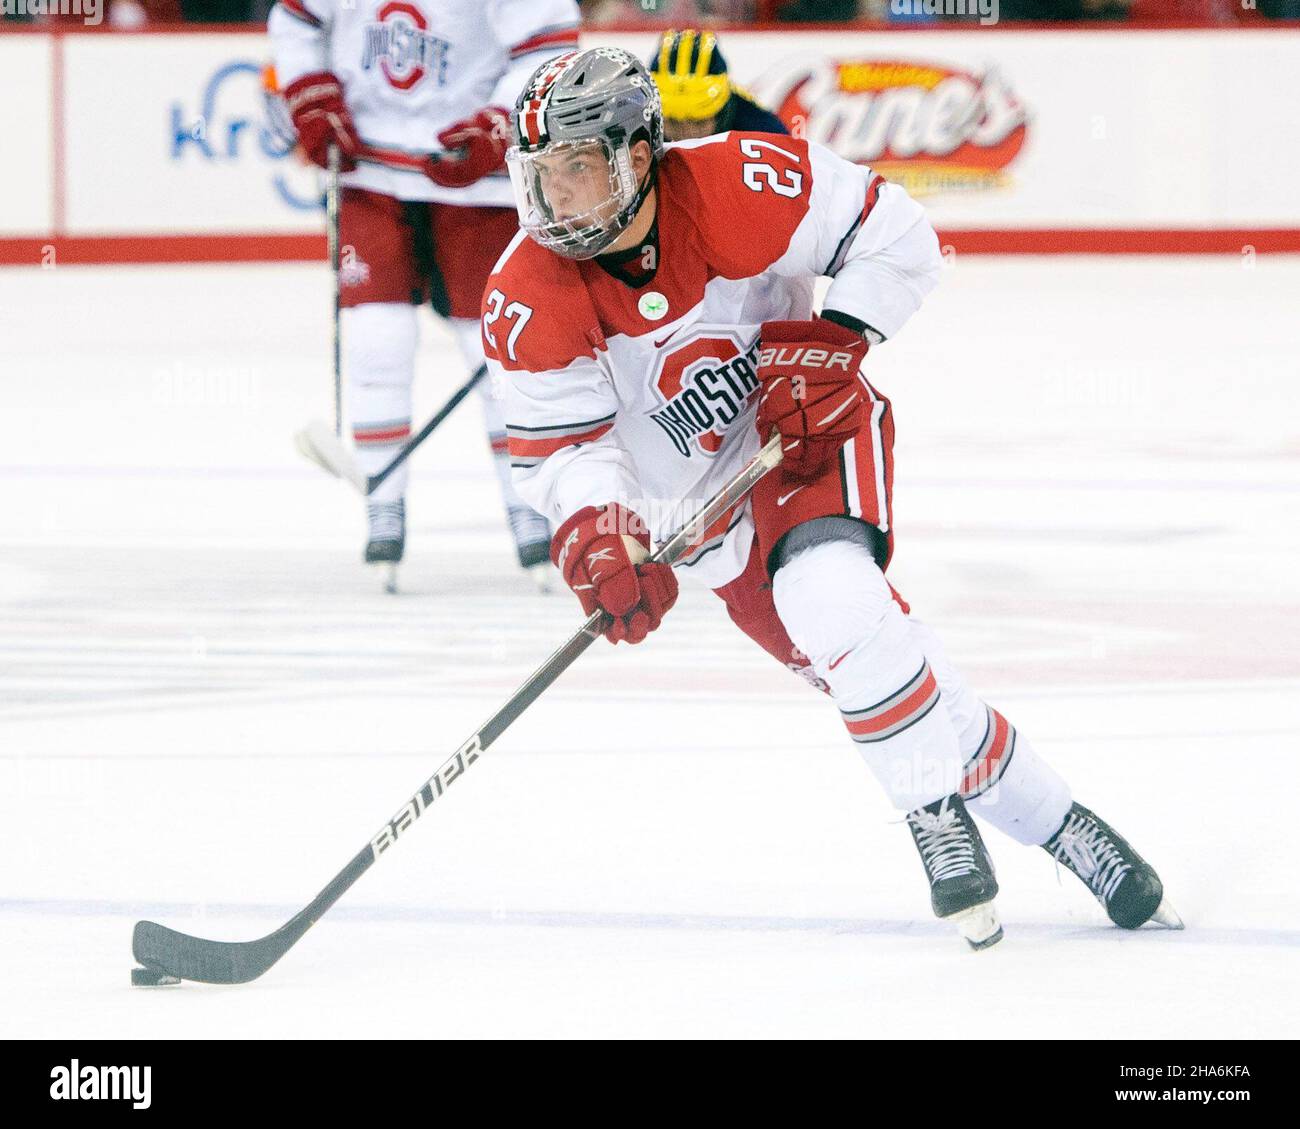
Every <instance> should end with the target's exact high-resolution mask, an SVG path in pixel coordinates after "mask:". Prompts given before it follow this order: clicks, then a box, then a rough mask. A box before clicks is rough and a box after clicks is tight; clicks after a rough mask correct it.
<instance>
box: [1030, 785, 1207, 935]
mask: <svg viewBox="0 0 1300 1129" xmlns="http://www.w3.org/2000/svg"><path fill="white" fill-rule="evenodd" d="M1043 850H1045V851H1046V852H1047V853H1048V854H1049V855H1051V856H1052V858H1054V859H1055V860H1056V861H1057V862H1058V863H1061V864H1062V865H1063V866H1065V867H1066V869H1067V870H1070V871H1071V872H1072V873H1074V874H1076V875H1078V877H1079V880H1080V881H1081V882H1082V883H1083V884H1084V885H1085V886H1087V887H1088V889H1089V890H1091V891H1092V894H1093V896H1094V897H1095V898H1096V899H1097V901H1099V902H1100V903H1101V904H1102V907H1103V908H1104V909H1105V910H1106V913H1107V915H1108V916H1109V917H1110V919H1111V921H1113V922H1114V923H1115V924H1116V925H1118V926H1119V927H1120V928H1121V929H1137V928H1138V927H1139V926H1142V925H1144V924H1146V922H1148V921H1155V922H1156V923H1157V924H1159V925H1163V926H1165V927H1166V928H1167V929H1181V928H1183V922H1182V919H1181V918H1180V917H1179V916H1178V914H1177V913H1176V912H1175V910H1174V908H1173V906H1171V905H1170V904H1169V903H1168V902H1167V901H1166V900H1165V896H1164V886H1163V884H1162V883H1161V881H1160V876H1159V875H1158V874H1156V872H1155V870H1154V869H1152V867H1151V865H1150V863H1148V862H1147V861H1146V860H1145V859H1143V858H1142V856H1141V855H1139V854H1138V853H1137V851H1135V850H1134V849H1133V848H1132V847H1131V846H1129V844H1128V841H1127V840H1126V839H1125V838H1124V837H1123V836H1122V835H1120V834H1118V833H1117V832H1116V831H1115V830H1114V829H1113V828H1111V827H1110V826H1109V825H1108V824H1107V823H1106V822H1105V821H1104V820H1102V819H1099V818H1098V817H1097V816H1095V815H1093V813H1092V812H1090V811H1089V810H1088V809H1087V808H1085V807H1084V806H1083V805H1082V804H1078V803H1076V804H1074V805H1073V806H1071V808H1070V811H1069V813H1068V814H1067V815H1066V817H1065V822H1064V823H1063V824H1061V827H1060V830H1058V831H1057V832H1056V834H1055V835H1053V836H1052V837H1051V838H1050V839H1049V840H1048V841H1047V842H1046V843H1044V844H1043Z"/></svg>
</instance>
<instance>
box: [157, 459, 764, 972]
mask: <svg viewBox="0 0 1300 1129" xmlns="http://www.w3.org/2000/svg"><path fill="white" fill-rule="evenodd" d="M781 456H782V450H781V440H780V437H779V436H773V437H772V438H771V439H770V440H769V441H768V443H767V445H766V446H764V447H763V449H762V450H760V451H759V452H758V454H757V455H755V456H754V457H753V458H752V459H750V461H749V462H748V463H747V464H746V465H745V467H744V469H743V470H741V471H740V473H739V474H737V475H736V477H735V478H733V479H732V480H731V481H730V482H728V483H727V485H726V486H724V487H723V488H722V490H721V491H720V492H719V493H718V494H717V495H716V496H715V497H714V498H713V499H712V500H711V501H710V502H709V503H708V504H707V505H706V506H705V507H704V508H703V509H702V510H700V511H699V513H698V514H696V515H695V517H693V518H692V519H691V520H690V521H688V522H687V523H686V524H685V525H683V526H682V527H681V528H680V529H679V530H678V531H677V532H676V533H674V534H673V535H672V537H670V538H669V539H668V540H667V541H665V542H664V543H663V544H662V545H661V546H660V547H659V549H658V550H657V551H656V552H655V553H654V555H653V556H652V557H651V558H650V559H651V560H653V561H657V562H660V563H664V564H672V563H673V562H674V561H676V560H678V559H679V558H680V557H681V556H682V555H683V554H684V553H685V552H686V550H687V548H688V546H690V545H691V543H692V542H693V541H694V540H695V539H696V538H697V537H698V536H699V535H700V533H701V532H702V531H703V530H706V529H708V528H709V526H711V525H712V524H713V523H714V522H715V521H717V520H718V519H719V518H720V517H721V516H722V515H723V514H725V513H726V512H727V511H728V510H729V509H730V508H731V507H732V506H734V505H736V504H737V503H738V502H740V501H742V500H743V499H744V498H745V496H746V495H747V494H748V493H749V492H750V490H752V489H753V488H754V486H755V485H756V484H757V483H758V481H759V480H760V479H761V478H762V477H763V476H764V475H765V474H767V473H768V471H770V470H772V468H773V467H775V466H777V464H778V463H780V461H781ZM604 621H605V613H604V612H600V611H597V612H593V613H592V614H591V615H590V616H588V617H587V620H586V622H585V623H583V625H582V626H581V627H580V628H579V629H578V630H577V631H576V632H575V633H574V634H573V635H572V636H570V637H569V639H568V640H567V641H566V642H565V643H564V644H563V646H561V647H560V648H559V650H557V651H556V652H555V653H554V654H553V655H551V657H550V658H548V659H547V660H546V661H545V662H544V663H542V665H541V666H540V667H538V668H537V670H536V671H534V672H533V674H532V676H531V677H530V678H529V679H528V681H527V682H525V683H524V684H523V685H522V686H521V687H520V688H519V689H518V690H516V691H515V693H514V696H513V697H511V698H510V700H509V701H508V702H506V704H505V705H503V706H502V707H501V708H500V709H499V710H497V712H496V713H494V714H493V715H492V716H491V717H490V718H488V720H487V721H486V722H485V723H484V724H483V726H482V727H481V728H480V729H479V730H478V731H477V732H476V733H475V734H474V735H473V736H471V737H470V739H469V740H468V741H466V742H465V743H464V744H463V745H461V747H460V748H459V749H457V750H456V752H455V753H454V754H453V756H452V758H451V759H450V760H449V761H447V762H446V763H445V764H443V765H442V766H441V767H440V768H439V769H438V771H437V772H435V773H434V774H433V775H432V776H431V777H430V778H429V779H428V780H426V781H425V782H424V783H423V784H422V785H420V788H419V790H418V791H417V792H416V793H415V795H413V796H412V797H411V798H410V799H409V800H407V802H406V803H405V804H404V805H403V807H402V809H401V810H400V811H399V812H398V813H397V814H396V815H395V816H393V818H392V819H390V820H389V821H388V822H387V823H386V824H384V826H383V827H382V828H381V829H380V831H379V832H378V834H376V835H375V836H374V838H372V839H371V840H370V842H369V843H367V844H366V845H365V846H364V847H362V848H361V850H360V851H358V852H357V854H356V856H355V857H354V858H353V859H352V861H351V862H349V863H348V864H347V866H345V867H344V868H343V869H342V870H340V871H339V872H338V874H336V875H335V876H334V877H333V878H332V879H331V880H330V883H329V885H328V886H326V887H325V888H324V889H323V890H322V891H321V892H320V893H319V894H317V895H316V897H315V898H313V899H312V901H311V903H310V904H309V905H307V906H306V907H305V908H303V909H302V910H300V911H299V912H298V913H296V914H295V915H294V916H293V917H291V918H290V919H289V920H288V921H286V922H285V923H284V924H283V925H281V926H280V928H279V929H277V930H275V932H273V933H268V934H267V935H266V936H265V937H260V938H258V939H257V940H256V941H209V940H205V939H203V938H201V937H192V936H190V935H189V934H188V933H179V932H177V931H176V930H175V929H168V928H167V927H166V926H165V925H158V924H156V923H155V922H152V921H137V922H136V925H135V932H134V934H133V935H132V938H131V951H132V953H133V954H134V956H135V959H136V960H137V961H139V962H140V964H142V965H144V968H143V969H136V970H135V971H133V972H132V976H131V979H132V983H136V984H163V983H174V982H175V981H176V980H198V981H202V982H204V983H207V984H245V983H247V982H248V981H250V980H256V979H257V978H258V977H259V976H261V975H262V973H264V972H265V971H266V970H267V969H268V968H270V967H271V966H272V965H273V964H275V962H276V961H278V960H279V959H280V958H281V957H282V956H284V954H285V953H287V952H288V951H289V950H290V949H291V948H292V947H293V946H294V945H295V944H296V943H297V942H298V940H299V939H300V938H301V937H302V935H303V934H304V933H306V932H307V930H308V929H310V928H311V927H312V926H313V925H315V924H316V922H317V921H319V920H320V919H321V917H322V915H324V913H325V912H326V911H327V910H328V909H329V908H330V906H332V905H333V904H334V903H335V902H336V901H338V900H339V898H341V897H342V896H343V894H344V893H346V892H347V891H348V890H349V889H350V888H351V887H352V885H353V884H354V883H355V882H356V881H357V879H358V878H360V877H361V876H362V875H363V874H365V872H366V871H367V870H369V869H370V867H371V865H372V864H373V863H374V862H375V861H376V860H377V859H378V858H379V856H380V855H381V854H383V852H384V851H386V850H387V849H388V848H389V847H391V846H392V845H393V844H394V843H396V842H397V840H398V838H399V837H400V836H401V835H402V833H403V832H405V831H407V830H408V829H409V828H410V827H411V825H412V824H413V823H414V822H415V821H416V820H417V819H419V818H420V816H422V815H423V814H424V813H425V812H426V811H427V810H428V809H429V807H430V806H431V805H432V804H433V802H434V801H435V800H437V799H439V798H440V797H441V796H442V794H443V793H444V792H445V791H446V790H447V789H448V788H450V787H451V785H452V784H454V783H455V782H456V781H457V780H459V779H460V777H461V776H462V775H463V774H464V773H465V770H466V769H468V768H469V767H470V765H472V764H474V763H475V762H476V761H477V760H478V758H479V756H480V755H481V754H483V753H484V752H486V751H487V749H488V748H489V747H490V746H491V745H492V743H493V742H494V741H496V739H497V738H498V737H500V736H501V734H502V733H504V732H505V731H506V730H507V729H508V728H509V727H510V726H511V725H512V724H513V723H514V722H515V721H516V720H517V719H518V718H519V716H520V715H521V714H522V713H523V712H524V710H526V709H527V708H528V707H529V706H530V705H532V703H533V702H535V701H536V700H537V699H538V698H539V697H540V696H541V695H542V693H543V691H545V690H546V688H547V687H548V686H550V685H551V683H553V682H554V681H555V680H556V679H557V678H559V676H560V675H561V674H563V673H564V671H565V670H567V669H568V668H569V667H570V666H571V665H572V664H573V662H574V661H575V660H576V659H577V658H578V656H579V655H581V654H582V653H583V652H584V651H585V650H586V649H587V648H588V647H590V646H591V644H592V643H593V642H594V641H595V640H596V638H597V636H598V635H600V633H601V630H602V628H603V626H604Z"/></svg>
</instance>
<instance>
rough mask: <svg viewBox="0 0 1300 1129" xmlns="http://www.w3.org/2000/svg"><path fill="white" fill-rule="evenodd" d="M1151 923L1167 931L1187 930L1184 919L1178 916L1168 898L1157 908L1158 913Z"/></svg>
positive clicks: (1162, 899) (1163, 899) (1153, 915)
mask: <svg viewBox="0 0 1300 1129" xmlns="http://www.w3.org/2000/svg"><path fill="white" fill-rule="evenodd" d="M1150 920H1151V921H1154V922H1155V923H1156V924H1157V925H1160V926H1162V927H1164V928H1165V929H1186V928H1187V927H1186V926H1185V925H1184V924H1183V919H1182V918H1181V917H1179V916H1178V911H1177V910H1176V909H1174V907H1173V906H1172V905H1170V904H1169V899H1168V898H1161V899H1160V904H1159V905H1158V906H1156V912H1155V913H1153V914H1152V915H1151V918H1150Z"/></svg>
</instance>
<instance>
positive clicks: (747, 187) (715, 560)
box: [483, 133, 941, 588]
mask: <svg viewBox="0 0 1300 1129" xmlns="http://www.w3.org/2000/svg"><path fill="white" fill-rule="evenodd" d="M656 202H657V212H656V223H657V228H658V245H657V247H654V246H647V247H646V248H645V249H644V251H643V253H642V257H641V261H640V262H638V263H636V264H634V266H635V268H636V269H639V270H640V271H641V272H642V273H641V274H639V275H638V276H637V278H638V281H639V285H630V284H629V283H628V282H626V281H624V280H623V279H621V278H618V277H615V275H614V274H612V273H611V272H609V271H607V270H606V269H605V268H604V267H603V266H601V264H600V263H599V262H598V261H596V260H582V261H573V260H569V259H564V258H562V257H560V256H558V255H555V254H553V253H552V252H550V251H547V250H546V249H544V248H543V247H541V246H540V245H538V244H536V243H534V242H533V241H532V240H530V239H528V238H527V236H525V235H524V234H523V233H522V232H521V233H520V234H519V235H517V236H516V237H515V239H514V241H513V242H512V243H511V244H510V246H509V247H508V248H507V249H506V251H505V253H504V254H503V255H502V257H501V259H500V260H499V261H498V263H497V265H496V267H495V268H494V270H493V273H492V276H491V277H490V278H489V280H488V283H487V287H486V289H485V291H484V302H483V342H484V350H485V353H486V356H487V359H488V366H489V370H490V371H491V373H492V376H493V380H494V382H495V383H496V387H497V389H498V392H499V395H500V396H501V398H502V400H503V407H504V412H505V418H506V428H507V435H508V439H509V447H510V458H511V465H512V468H513V472H512V473H513V475H514V480H515V484H516V486H517V488H518V490H519V493H520V494H521V495H522V496H523V498H524V499H525V500H526V501H527V502H528V503H529V504H531V505H532V506H533V507H534V508H536V509H537V510H539V511H540V512H541V513H544V514H545V515H546V516H547V517H549V518H550V519H551V520H552V522H554V523H555V524H559V522H561V521H563V520H564V519H565V518H567V517H568V516H569V515H570V514H572V513H574V512H575V511H577V510H579V509H581V508H582V507H584V506H589V505H590V506H600V505H604V504H606V503H608V502H618V503H620V504H621V505H623V506H624V507H626V508H628V509H631V510H633V511H634V512H636V513H637V514H639V515H640V516H641V517H642V518H643V519H644V520H645V521H646V522H647V523H648V525H649V527H650V530H651V534H652V536H653V537H654V539H655V540H656V541H659V540H662V539H664V538H665V537H667V536H668V535H669V534H671V533H672V532H673V531H674V530H675V529H676V527H677V526H678V525H680V524H681V523H682V522H683V521H685V520H686V519H687V518H689V517H690V516H692V514H693V513H694V512H696V511H697V510H698V509H699V508H700V507H702V506H703V505H704V503H706V502H707V501H708V500H709V499H710V498H711V497H712V496H713V495H714V494H716V493H717V492H718V490H720V489H721V487H722V486H723V485H724V484H725V483H726V482H727V481H728V480H729V479H730V478H731V477H733V476H734V475H735V474H736V473H737V472H738V471H739V470H740V469H741V467H743V466H744V464H745V462H746V461H747V460H748V459H750V458H752V457H753V455H754V454H755V453H756V452H757V450H758V447H759V437H758V434H757V432H756V430H755V426H754V416H755V412H756V410H757V395H756V393H757V390H758V375H757V367H758V366H757V353H758V337H759V329H760V327H761V325H762V323H763V322H766V321H785V320H792V319H804V318H808V317H811V316H812V302H813V283H814V280H815V279H816V278H817V277H819V276H823V275H826V276H830V277H831V278H832V280H833V281H832V282H831V285H830V289H829V291H828V292H827V295H826V298H825V306H826V308H827V309H835V310H838V311H840V312H842V313H845V314H849V315H851V316H853V317H855V318H857V319H859V320H860V321H862V322H863V323H864V324H865V325H867V326H868V327H869V331H870V334H871V336H872V338H873V339H874V340H880V339H887V338H890V337H892V336H893V335H894V334H895V333H897V331H898V330H899V329H900V328H901V326H902V325H903V323H904V322H905V321H906V320H907V319H908V318H909V317H910V316H911V315H912V314H913V313H914V312H915V311H916V309H917V308H918V307H919V306H920V303H921V300H922V298H923V297H924V296H925V294H926V293H928V292H929V291H930V290H931V289H932V288H933V286H934V285H935V283H936V282H937V280H938V274H939V267H940V262H941V259H940V255H939V247H938V240H937V239H936V237H935V234H934V231H933V229H932V228H931V226H930V224H929V222H928V220H927V219H926V218H925V214H924V212H923V211H922V209H921V208H920V206H919V205H918V204H916V202H915V201H913V200H912V199H911V198H910V197H909V196H908V195H907V194H906V193H905V192H904V191H903V189H902V188H900V187H899V186H897V185H894V184H890V183H887V182H886V181H884V180H883V178H881V177H880V176H878V175H876V174H874V173H873V172H872V171H871V170H870V169H869V168H866V167H863V166H859V165H854V164H851V163H849V162H848V161H845V160H843V159H842V158H840V157H837V156H836V155H835V154H833V153H831V152H830V151H829V150H827V149H825V148H823V147H821V146H819V145H816V144H814V143H811V142H807V141H804V140H802V139H798V138H792V137H784V136H778V135H774V134H756V133H726V134H720V135H717V136H714V137H709V138H703V139H701V140H698V141H689V142H681V143H679V144H675V145H670V146H669V147H668V150H667V152H666V153H665V155H664V157H663V159H662V160H661V161H660V162H659V167H658V171H657V182H656ZM752 541H753V525H752V522H751V521H750V518H749V513H748V507H747V506H741V507H738V508H737V509H736V510H734V511H733V512H732V513H731V514H729V515H727V516H726V518H725V519H724V520H723V521H721V522H719V523H717V525H716V526H715V527H714V528H712V529H710V530H709V531H707V533H706V534H705V535H704V536H703V537H702V538H701V539H700V540H699V541H698V542H697V543H696V545H695V547H694V549H693V550H692V552H691V553H690V554H689V555H688V556H687V557H686V558H684V559H683V560H682V561H681V562H679V565H678V569H679V572H681V573H684V574H686V575H690V576H694V577H696V578H697V579H698V580H700V581H701V582H703V583H704V584H707V585H708V586H709V587H711V588H717V587H720V586H721V585H723V584H726V583H728V582H729V581H730V580H733V579H734V578H735V577H736V576H738V575H739V574H740V572H741V571H742V570H743V568H744V566H745V562H746V560H747V558H748V555H749V551H750V546H751V543H752Z"/></svg>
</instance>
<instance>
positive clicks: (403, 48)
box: [377, 0, 429, 90]
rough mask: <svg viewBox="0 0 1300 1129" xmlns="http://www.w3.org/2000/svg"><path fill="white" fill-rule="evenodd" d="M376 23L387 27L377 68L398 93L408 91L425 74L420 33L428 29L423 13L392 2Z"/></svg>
mask: <svg viewBox="0 0 1300 1129" xmlns="http://www.w3.org/2000/svg"><path fill="white" fill-rule="evenodd" d="M377 15H378V17H379V22H380V23H382V24H386V25H387V29H388V32H389V36H390V38H389V42H388V44H387V46H388V50H387V51H386V52H385V53H384V54H382V55H380V57H379V69H380V70H381V71H383V72H384V77H385V78H386V79H388V81H389V83H391V84H392V85H393V86H395V87H397V89H398V90H410V89H411V87H413V86H414V85H415V84H416V83H417V82H419V81H420V79H422V78H423V77H424V75H425V68H424V65H423V58H424V54H423V49H422V47H423V41H424V39H425V36H423V35H422V34H421V32H426V31H428V30H429V21H428V19H427V18H426V17H425V15H424V13H423V12H421V11H420V9H419V8H417V7H416V6H415V5H414V4H408V3H407V2H406V0H391V3H388V4H385V5H384V6H383V7H382V8H380V9H379V12H378V13H377Z"/></svg>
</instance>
